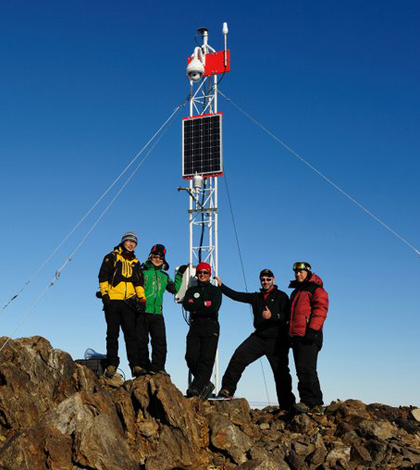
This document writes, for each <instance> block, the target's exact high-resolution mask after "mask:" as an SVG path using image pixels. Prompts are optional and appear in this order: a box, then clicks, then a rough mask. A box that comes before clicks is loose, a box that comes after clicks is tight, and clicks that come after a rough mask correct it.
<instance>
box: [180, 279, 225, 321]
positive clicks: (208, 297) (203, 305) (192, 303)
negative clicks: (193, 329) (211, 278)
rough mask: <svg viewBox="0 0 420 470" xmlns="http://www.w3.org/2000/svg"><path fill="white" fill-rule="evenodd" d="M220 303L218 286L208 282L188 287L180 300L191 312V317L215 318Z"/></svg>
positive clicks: (220, 297)
mask: <svg viewBox="0 0 420 470" xmlns="http://www.w3.org/2000/svg"><path fill="white" fill-rule="evenodd" d="M221 304H222V293H221V291H220V288H219V287H216V286H214V285H213V284H211V283H210V282H207V283H205V284H198V285H197V286H194V287H190V288H188V289H187V292H186V293H185V296H184V300H183V301H182V306H183V307H184V308H185V310H187V311H188V312H190V313H191V318H192V319H196V318H206V317H207V318H214V319H217V314H218V312H219V308H220V305H221Z"/></svg>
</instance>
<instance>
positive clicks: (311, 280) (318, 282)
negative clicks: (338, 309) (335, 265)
mask: <svg viewBox="0 0 420 470" xmlns="http://www.w3.org/2000/svg"><path fill="white" fill-rule="evenodd" d="M308 284H316V285H317V286H319V287H324V283H323V282H322V279H321V278H320V277H319V276H318V275H317V274H315V273H312V275H311V277H310V278H309V279H305V281H303V282H297V281H296V279H293V280H292V281H290V284H289V288H291V289H299V288H300V287H303V286H306V285H308Z"/></svg>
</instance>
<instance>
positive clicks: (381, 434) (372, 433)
mask: <svg viewBox="0 0 420 470" xmlns="http://www.w3.org/2000/svg"><path fill="white" fill-rule="evenodd" d="M359 430H360V433H361V434H362V435H363V436H367V437H368V438H369V437H374V438H377V439H379V440H382V441H383V440H386V439H391V437H394V436H395V435H396V434H397V429H396V427H395V426H393V425H392V424H391V423H389V422H387V421H371V420H367V419H365V420H363V421H361V422H360V423H359Z"/></svg>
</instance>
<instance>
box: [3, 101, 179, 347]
mask: <svg viewBox="0 0 420 470" xmlns="http://www.w3.org/2000/svg"><path fill="white" fill-rule="evenodd" d="M178 108H179V109H181V107H178ZM179 109H178V110H179ZM174 115H175V113H174V114H172V116H174ZM168 128H169V126H168V127H166V129H164V130H163V132H162V133H161V135H160V136H159V137H158V139H157V140H156V142H154V144H153V145H152V146H151V148H150V149H149V150H148V152H147V153H146V155H145V156H144V157H143V158H142V160H141V161H140V163H139V164H138V165H137V167H136V168H135V169H134V170H133V172H132V173H131V174H130V176H129V177H128V178H127V180H126V181H125V183H124V184H123V186H122V187H121V188H120V189H119V190H118V192H117V193H116V194H115V196H114V197H113V198H112V200H111V201H110V203H109V204H108V205H107V206H106V207H105V209H104V210H103V211H102V213H101V214H100V216H99V217H98V218H97V219H96V221H95V222H94V223H93V225H92V226H91V228H90V229H89V230H88V232H87V233H86V235H85V236H84V237H83V238H82V240H81V241H80V242H79V244H78V245H77V246H76V248H75V249H74V250H73V251H72V253H71V254H70V256H68V257H67V259H66V261H65V262H64V263H63V264H62V266H61V267H60V268H59V269H58V270H57V271H56V273H55V275H54V277H53V279H51V281H50V282H49V283H48V285H47V286H46V287H45V289H44V290H43V291H42V293H41V294H40V295H39V297H38V298H37V300H36V301H35V302H34V304H33V305H32V306H31V308H30V309H29V310H28V312H27V313H26V314H25V315H24V316H23V318H22V320H21V321H20V323H19V324H18V325H17V327H16V328H15V329H14V330H13V331H12V333H11V334H10V336H9V337H8V338H7V340H6V341H5V342H4V343H3V345H2V346H1V348H0V352H1V351H2V350H3V349H4V348H5V346H6V345H7V344H8V342H9V341H10V339H11V338H12V336H13V335H14V334H15V333H16V331H18V329H19V328H20V327H21V325H22V324H23V322H24V321H25V320H26V318H28V316H29V315H30V313H31V312H32V311H33V310H34V308H35V307H36V306H37V305H38V303H39V302H40V301H41V300H42V298H43V297H44V296H45V294H46V293H47V291H48V289H49V288H50V287H53V286H54V284H55V282H56V281H57V280H58V279H59V278H60V276H61V273H62V271H63V270H64V269H65V267H66V266H67V264H68V263H69V262H70V261H71V260H72V259H73V256H74V255H75V254H76V253H77V252H78V251H79V249H80V248H81V246H82V245H83V243H84V242H85V241H86V239H87V238H88V237H89V235H90V234H91V233H92V232H93V230H94V229H95V227H96V226H97V225H98V223H99V222H100V220H101V219H102V218H103V217H104V215H105V214H106V213H107V212H108V210H109V209H110V207H111V206H112V204H113V203H114V201H115V200H116V199H117V198H118V196H119V195H120V194H121V193H122V191H123V190H124V189H125V187H126V186H127V185H128V183H129V182H130V181H131V179H132V178H133V177H134V175H135V174H136V173H137V171H138V169H139V168H140V167H141V166H142V165H143V163H144V162H145V161H146V159H147V157H148V156H149V155H150V153H151V152H152V150H153V149H154V148H155V147H156V145H157V144H158V143H159V142H160V140H161V139H162V137H163V136H164V135H165V133H166V131H167V130H168ZM161 129H162V127H161ZM156 135H157V133H156V134H155V135H154V137H155V136H156ZM150 142H151V141H149V143H150ZM144 149H145V147H143V150H144ZM143 150H142V151H143ZM139 155H140V153H139V154H138V155H137V157H136V158H138V156H139ZM133 162H134V160H132V162H131V163H130V165H131V164H132V163H133ZM127 169H128V166H127V167H126V169H125V170H124V171H126V170H127ZM121 176H122V174H121V175H120V176H119V178H120V177H121ZM114 184H115V183H114ZM108 189H109V188H108Z"/></svg>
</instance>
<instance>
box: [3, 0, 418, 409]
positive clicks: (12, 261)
mask: <svg viewBox="0 0 420 470" xmlns="http://www.w3.org/2000/svg"><path fill="white" fill-rule="evenodd" d="M419 20H420V5H419V3H418V2H416V1H410V0H407V1H404V2H397V1H388V0H385V1H380V2H379V1H372V2H365V1H351V2H350V1H342V2H336V1H320V2H310V1H307V0H300V1H296V2H283V1H281V2H268V1H260V2H257V3H255V2H252V3H251V2H227V1H225V2H219V1H216V2H212V3H211V5H210V4H209V5H208V6H207V7H206V8H203V6H199V5H198V4H197V7H196V8H194V7H193V5H192V4H191V2H186V1H179V2H168V1H162V2H159V4H158V5H155V4H152V3H150V2H148V3H147V2H140V1H122V2H110V1H100V2H99V1H96V0H93V1H89V2H86V1H79V0H75V1H72V2H52V1H49V0H48V1H38V2H36V3H34V2H29V1H19V0H16V1H14V2H8V3H7V4H6V3H5V2H3V3H2V5H1V6H0V41H1V44H2V47H1V51H0V58H1V74H0V103H1V106H0V129H1V137H0V157H1V172H0V178H1V183H0V191H1V197H0V201H1V208H2V214H3V223H2V224H1V226H2V229H1V233H0V241H1V244H2V248H3V250H2V251H3V252H2V266H3V268H2V275H1V283H2V289H1V299H0V300H1V305H4V304H5V303H6V302H7V301H8V300H9V298H10V297H11V296H12V295H13V294H14V293H16V292H17V291H18V290H19V289H20V288H21V287H22V285H23V284H24V282H25V281H26V280H27V279H29V278H30V277H31V275H32V274H33V273H34V272H35V271H36V269H37V268H38V267H39V266H40V265H41V264H42V262H43V261H44V260H45V259H46V258H47V257H48V256H49V255H50V253H51V252H52V251H53V250H54V248H55V247H56V246H57V245H58V244H59V243H60V242H61V241H62V240H63V238H64V237H65V236H66V235H67V234H68V233H69V231H70V230H71V229H72V228H73V227H74V226H75V225H76V223H77V222H78V221H79V220H80V218H81V217H82V216H83V215H84V214H85V213H86V212H87V211H88V210H89V208H90V207H91V206H92V205H93V204H94V203H95V201H97V199H98V198H99V196H100V195H101V194H102V193H103V192H104V190H105V189H106V188H107V187H108V186H109V184H110V183H111V182H112V181H113V180H114V179H115V177H116V176H117V175H118V174H119V173H120V172H121V170H122V169H123V168H124V167H125V166H126V165H127V164H128V162H130V161H131V160H132V158H133V157H134V156H135V155H136V154H137V153H138V151H139V150H140V149H141V148H142V147H143V145H144V144H145V143H146V142H147V141H148V140H149V139H150V137H151V136H152V135H153V134H154V132H155V131H156V130H157V129H158V128H159V127H160V126H161V125H162V123H163V122H164V121H165V120H166V118H167V117H168V116H169V115H170V114H171V113H172V111H173V109H174V108H175V107H176V106H177V105H178V104H180V103H182V102H184V100H185V98H186V96H187V94H188V89H189V86H188V81H187V79H186V76H185V67H186V58H187V56H189V55H190V54H191V53H192V51H193V49H194V47H195V42H194V35H195V31H196V28H197V27H199V26H203V25H205V26H207V27H208V29H209V34H210V44H211V45H213V47H215V48H216V49H221V48H222V45H223V42H222V34H221V28H222V23H223V22H224V21H227V22H228V24H229V47H230V49H231V58H232V71H231V72H230V73H229V74H228V75H226V76H225V77H224V79H223V81H222V83H221V90H222V91H223V92H224V93H225V94H226V95H227V96H229V97H230V98H232V99H233V100H234V101H235V102H236V103H237V104H238V105H239V106H240V107H241V108H243V109H244V110H245V111H246V112H248V113H249V114H251V115H252V116H253V117H254V118H255V119H256V120H257V121H259V122H261V124H263V125H264V126H266V127H267V128H268V129H269V130H270V131H271V132H273V133H274V134H275V135H276V136H278V137H279V138H280V139H282V140H283V141H285V142H286V143H287V144H288V145H289V146H290V147H292V148H293V149H294V150H295V151H296V152H297V153H298V154H300V155H301V156H302V157H303V158H305V159H306V160H308V161H309V162H310V163H311V164H313V165H314V166H315V167H316V168H317V169H318V170H320V171H321V172H322V173H323V174H325V175H326V176H327V177H328V178H330V179H331V180H332V181H334V182H335V183H336V184H337V185H338V186H340V187H341V188H342V189H343V190H345V191H346V192H348V193H349V194H350V195H351V196H352V197H354V198H355V199H356V200H357V201H359V202H360V203H362V204H363V205H364V206H365V207H367V208H368V209H369V210H370V211H372V212H373V213H374V214H375V215H376V216H377V217H379V218H380V219H381V220H383V221H384V223H386V224H388V225H389V226H391V227H392V228H393V229H394V230H395V231H396V232H398V233H399V234H400V235H401V236H402V237H403V238H404V239H406V240H407V241H408V242H409V243H411V244H412V245H413V246H415V247H416V248H417V249H419V246H420V223H419V217H418V204H419V201H420V186H419V184H418V175H419V172H420V163H419V158H418V157H419V150H420V137H419V132H418V128H419V124H420V122H419V121H420V119H419V109H420V94H419V83H420V65H419V64H420V61H419V49H418V44H419V40H420V37H419V36H420V33H419V29H418V23H419ZM219 108H220V110H221V111H222V112H223V113H224V130H223V132H224V156H225V160H224V161H225V171H226V174H227V178H228V183H229V191H230V195H231V200H232V205H233V209H234V216H235V221H236V225H237V230H238V236H239V241H240V246H241V250H242V255H243V259H244V267H245V274H246V278H247V283H248V286H249V289H250V290H256V289H258V288H259V283H258V273H259V271H260V270H261V269H262V268H264V267H270V268H271V269H272V270H273V271H274V272H275V274H276V282H277V284H278V285H279V287H280V288H281V289H283V290H285V291H286V292H288V293H290V290H289V289H288V288H287V286H288V282H289V280H290V279H292V277H293V273H292V270H291V266H292V264H293V262H294V261H296V260H302V259H303V260H306V261H309V262H310V263H311V264H312V266H313V268H314V270H315V272H316V273H317V274H318V275H320V277H321V278H322V279H323V280H324V284H325V288H326V290H327V291H328V292H329V294H330V300H331V306H330V312H329V316H328V319H327V322H326V324H325V343H324V348H323V350H322V351H321V353H320V356H319V375H320V380H321V385H322V388H323V391H324V399H325V402H326V403H329V402H330V401H331V400H335V399H347V398H358V399H361V400H363V401H365V402H368V403H371V402H382V403H387V404H390V405H403V404H404V405H405V404H413V405H417V406H419V405H420V401H419V397H418V390H419V388H420V379H419V374H418V360H419V353H420V346H419V341H418V332H419V330H420V319H419V318H420V315H419V314H420V311H419V302H418V282H419V278H420V259H419V256H418V255H417V254H416V253H415V252H414V251H413V250H412V249H410V248H409V247H408V246H407V245H405V244H404V243H402V242H401V241H400V240H398V239H397V238H396V237H395V236H394V235H392V234H391V233H390V232H388V231H386V230H385V229H384V228H383V227H381V226H380V225H379V224H378V223H377V222H375V221H374V220H373V219H372V218H371V217H369V216H368V215H367V214H365V213H364V212H362V211H361V210H360V209H359V208H358V207H356V206H355V205H354V204H353V203H351V202H350V201H349V200H348V199H346V198H345V197H343V196H342V195H341V194H340V193H339V192H338V191H337V190H336V189H334V188H333V187H332V186H330V185H329V184H328V183H326V182H325V181H324V180H323V179H322V178H320V177H319V176H318V175H317V174H315V173H314V172H313V171H311V170H310V169H309V168H307V167H306V166H305V165H304V164H302V162H300V161H299V160H298V159H297V158H296V157H294V156H293V155H291V154H290V153H289V152H287V151H286V150H285V149H284V148H282V147H281V146H279V144H278V143H276V142H275V141H274V140H273V139H271V138H270V137H269V136H268V135H267V134H265V133H264V132H263V131H262V130H261V129H260V128H258V127H257V126H255V124H253V123H252V122H250V121H249V120H247V118H246V117H244V116H243V115H242V114H241V113H239V112H238V111H237V110H236V109H235V108H234V107H233V106H231V105H230V104H229V103H228V102H226V101H225V100H224V99H223V98H220V105H219ZM186 115H187V110H184V111H182V112H181V113H179V114H178V115H177V116H176V118H175V119H174V121H173V122H172V125H171V126H170V128H169V129H168V131H167V132H166V134H165V136H164V137H163V139H162V140H161V142H160V143H159V144H158V145H157V146H156V148H155V150H154V151H153V153H151V154H150V156H149V158H148V159H147V161H146V162H145V163H144V165H143V166H142V167H141V168H140V170H139V171H138V173H137V174H136V176H135V177H134V178H133V180H132V181H131V183H130V184H129V185H128V186H127V188H126V189H125V190H124V192H123V193H122V194H121V196H120V197H119V198H118V199H117V201H116V202H115V203H114V204H113V206H112V208H111V209H110V211H109V212H108V213H107V214H106V216H105V217H104V218H103V219H102V220H101V221H100V223H99V224H98V226H97V227H96V229H95V230H94V231H93V233H92V234H91V235H90V237H89V238H87V240H86V242H85V243H84V244H83V245H82V247H81V248H80V250H79V251H78V252H77V254H76V255H75V256H74V258H73V259H72V261H71V262H70V263H68V265H67V267H66V268H65V270H64V271H63V273H62V275H61V278H60V280H59V281H57V282H56V284H55V286H54V287H53V288H51V289H49V291H48V293H47V295H45V297H44V298H43V299H42V301H41V302H40V303H39V304H38V305H37V306H36V308H35V309H34V310H33V311H32V312H31V313H30V315H29V316H28V317H27V318H26V319H25V320H24V321H23V323H22V324H21V325H20V326H19V328H18V330H17V331H16V332H15V333H14V334H13V337H22V336H33V335H41V336H44V337H45V338H47V339H48V340H49V341H50V342H51V343H52V345H53V346H54V347H55V348H59V349H63V350H65V351H68V352H69V353H70V354H71V355H72V357H73V358H74V359H77V358H81V357H83V354H84V351H85V350H86V349H87V348H89V347H90V348H93V349H95V350H97V351H99V352H104V351H105V321H104V318H103V313H102V311H101V305H100V303H99V302H98V301H97V300H96V298H95V296H94V293H95V291H96V288H97V273H98V269H99V266H100V263H101V260H102V258H103V256H104V254H105V253H107V252H108V251H110V250H111V249H112V248H113V246H115V245H116V244H117V243H118V242H119V240H120V237H121V235H122V234H123V233H124V232H126V231H128V230H134V231H135V232H136V233H138V235H139V239H140V243H139V246H138V248H137V250H136V253H137V255H138V257H139V258H140V259H142V260H144V259H145V258H146V257H147V255H148V253H149V250H150V247H151V246H152V245H153V244H155V243H163V244H165V245H166V246H167V248H168V261H169V263H170V264H171V268H170V272H171V273H173V271H172V268H173V267H175V266H176V265H179V264H183V263H185V262H186V261H187V260H188V218H187V207H188V201H187V196H186V194H185V193H178V192H177V187H178V186H180V185H182V184H183V181H182V179H181V118H182V117H185V116H186ZM113 194H115V192H114V193H112V194H110V195H109V198H110V197H112V195H113ZM109 200H110V199H107V200H104V201H102V203H101V204H100V205H99V206H98V208H97V210H96V211H95V212H94V213H92V214H91V216H90V217H88V218H87V220H86V221H85V222H84V223H83V224H82V225H81V227H80V228H79V229H78V230H77V231H76V232H75V233H74V234H73V235H72V236H71V237H70V238H69V240H68V241H67V242H66V243H65V244H64V245H63V247H62V248H61V249H60V250H59V251H58V253H57V254H56V255H55V256H54V257H53V259H52V260H51V262H50V263H48V265H47V266H46V267H45V268H44V269H43V270H42V271H41V272H40V274H39V275H38V276H37V277H36V278H35V279H34V280H33V281H32V282H31V283H30V284H29V285H28V287H27V288H26V289H25V290H24V291H23V292H22V294H21V295H20V296H19V297H18V298H17V299H16V300H15V301H13V302H12V303H11V304H10V306H9V307H8V308H7V309H6V310H4V311H3V312H2V313H1V316H0V321H1V325H2V326H1V335H4V336H10V335H11V334H12V333H13V332H14V330H15V329H16V328H17V327H18V325H19V324H20V323H21V321H22V319H23V318H24V317H25V316H26V315H27V312H28V311H29V309H30V308H31V305H33V303H34V302H35V301H36V299H37V298H38V296H39V294H40V293H41V292H42V291H43V290H44V289H45V287H46V286H47V285H48V282H49V281H50V280H51V279H52V278H53V276H54V273H55V271H56V269H58V268H59V267H60V266H61V265H62V264H63V263H64V262H65V260H66V259H67V257H68V256H69V255H70V253H72V251H73V250H74V249H75V247H76V246H77V245H78V243H79V242H80V240H81V239H82V238H83V237H84V236H85V234H86V233H87V232H88V230H89V229H90V227H91V226H92V224H93V223H94V222H95V220H96V219H97V218H98V216H99V214H100V213H101V211H102V210H103V209H104V208H105V206H106V204H107V203H108V202H109ZM219 223H220V232H219V244H220V256H219V266H220V276H221V277H222V279H223V280H224V282H225V283H226V284H228V285H229V286H231V287H233V288H236V289H237V290H244V282H243V277H242V271H241V266H240V262H239V257H238V251H237V247H236V241H235V236H234V231H233V227H232V221H231V215H230V211H229V207H228V202H227V197H226V187H225V182H224V181H223V180H220V207H219ZM165 319H166V325H167V335H168V349H169V352H168V362H167V369H168V372H169V373H170V374H171V376H172V380H173V381H174V383H175V384H176V385H177V386H178V387H179V388H180V389H181V390H185V388H186V382H187V368H186V365H185V361H184V354H185V335H186V333H187V325H186V324H185V323H184V321H183V319H182V315H181V311H180V307H179V306H177V305H176V304H174V303H173V301H172V300H171V298H170V296H169V294H168V296H167V298H166V303H165ZM220 323H221V338H220V350H219V364H220V372H221V373H223V371H224V369H225V368H226V365H227V363H228V361H229V359H230V356H231V355H232V353H233V351H234V350H235V348H236V347H237V346H238V345H239V344H240V342H241V341H242V340H243V339H245V338H246V337H247V336H248V335H249V334H250V333H251V331H252V321H251V315H250V312H249V309H248V308H247V307H246V306H243V305H241V304H238V303H234V302H232V301H230V300H229V299H226V298H225V299H224V301H223V305H222V308H221V312H220ZM121 345H123V341H122V340H121ZM121 357H122V358H124V361H123V362H122V366H123V369H125V370H126V372H127V369H126V367H127V366H126V361H125V351H124V349H122V350H121ZM262 367H263V370H264V374H265V377H266V381H267V385H268V395H269V400H270V402H274V401H275V392H274V383H273V379H272V376H271V371H270V369H269V366H268V363H267V362H266V361H265V360H264V361H262ZM291 368H292V371H293V374H294V365H293V362H292V363H291ZM294 377H295V375H294ZM295 383H296V380H295ZM237 395H238V396H244V397H246V398H248V399H249V400H250V402H251V403H254V404H258V403H263V402H267V400H268V399H267V394H266V392H265V386H264V380H263V373H262V370H261V364H260V363H256V364H254V365H252V366H250V367H249V368H248V369H247V370H246V372H245V374H244V376H243V378H242V380H241V382H240V383H239V387H238V390H237Z"/></svg>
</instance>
